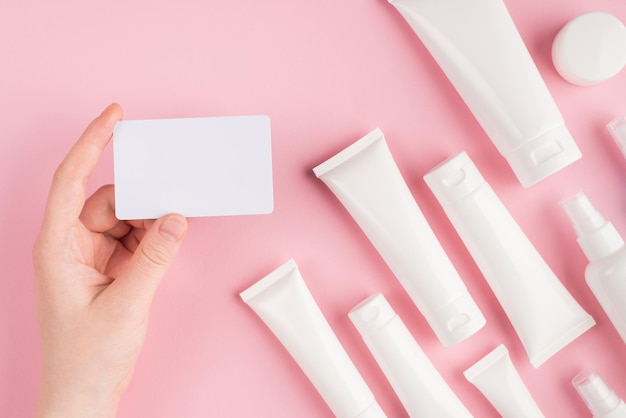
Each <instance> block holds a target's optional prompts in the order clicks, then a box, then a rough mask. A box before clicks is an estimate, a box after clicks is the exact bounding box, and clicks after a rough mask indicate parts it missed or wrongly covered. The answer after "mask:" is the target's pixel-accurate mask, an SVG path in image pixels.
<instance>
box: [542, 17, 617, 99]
mask: <svg viewBox="0 0 626 418" xmlns="http://www.w3.org/2000/svg"><path fill="white" fill-rule="evenodd" d="M552 60H553V62H554V66H555V68H556V70H557V71H558V72H559V74H561V76H562V77H563V78H564V79H566V80H567V81H569V82H570V83H572V84H576V85H579V86H590V85H593V84H597V83H599V82H601V81H604V80H608V79H609V78H611V77H613V76H614V75H616V74H617V73H619V72H620V70H621V69H622V68H623V67H624V65H625V64H626V27H625V26H624V24H623V23H622V22H621V21H620V20H619V19H618V18H617V17H615V16H613V15H612V14H610V13H606V12H588V13H584V14H581V15H579V16H578V17H575V18H574V19H572V20H571V21H570V22H569V23H567V24H566V25H565V26H564V27H563V29H561V31H560V32H559V33H558V35H557V36H556V38H555V39H554V43H553V44H552Z"/></svg>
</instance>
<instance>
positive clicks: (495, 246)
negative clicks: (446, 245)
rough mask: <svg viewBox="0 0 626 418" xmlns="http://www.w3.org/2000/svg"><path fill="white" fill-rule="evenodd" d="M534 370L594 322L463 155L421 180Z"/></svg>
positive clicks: (452, 159) (471, 163)
mask: <svg viewBox="0 0 626 418" xmlns="http://www.w3.org/2000/svg"><path fill="white" fill-rule="evenodd" d="M424 179H425V180H426V183H427V184H428V186H429V187H430V189H431V190H432V191H433V193H434V194H435V196H436V198H437V200H438V201H439V203H440V204H441V206H442V207H443V209H444V211H445V212H446V215H448V218H449V219H450V221H451V222H452V224H453V225H454V228H455V229H456V231H457V233H458V234H459V236H460V237H461V239H462V240H463V242H464V243H465V246H466V247H467V249H468V251H469V252H470V254H471V255H472V257H473V258H474V261H475V262H476V264H477V265H478V267H479V268H480V270H481V271H482V273H483V275H484V276H485V279H486V280H487V283H488V284H489V287H491V289H492V290H493V292H494V294H495V296H496V298H497V299H498V301H499V302H500V305H502V308H503V309H504V312H505V313H506V314H507V316H508V318H509V320H510V321H511V324H512V325H513V328H514V329H515V331H516V332H517V335H518V336H519V338H520V340H521V341H522V344H523V345H524V348H525V349H526V352H527V353H528V357H529V358H530V362H531V363H532V364H533V366H535V367H538V366H540V365H541V364H542V363H543V362H545V361H546V360H548V359H549V358H550V357H551V356H552V355H554V354H556V353H557V352H558V351H559V350H560V349H561V348H563V347H565V346H566V345H567V344H569V343H570V342H571V341H573V340H574V339H576V338H577V337H578V336H580V335H581V334H582V333H583V332H585V331H586V330H588V329H589V328H590V327H592V326H593V325H594V324H595V322H594V320H593V318H592V317H591V316H590V315H589V314H587V313H586V312H585V311H584V310H583V309H582V308H581V306H580V305H579V304H578V303H577V302H576V301H575V300H574V298H573V297H572V296H571V295H570V294H569V292H568V291H567V289H565V287H564V286H563V284H562V283H561V282H560V281H559V279H558V278H557V277H556V275H555V274H554V272H553V271H552V270H551V269H550V267H549V266H548V265H547V264H546V262H545V261H544V260H543V258H542V257H541V255H540V254H539V253H538V252H537V250H536V249H535V247H534V246H533V245H532V243H531V242H530V241H529V240H528V238H527V237H526V235H525V234H524V232H523V231H522V229H521V228H520V227H519V225H518V224H517V223H516V222H515V220H514V219H513V217H512V216H511V214H510V213H509V212H508V210H507V209H506V207H505V206H504V205H503V204H502V202H501V201H500V199H499V198H498V196H497V195H496V194H495V192H494V191H493V189H492V188H491V186H489V184H487V182H486V181H485V179H484V178H483V177H482V175H481V174H480V172H479V171H478V169H477V168H476V166H475V165H474V163H473V162H472V161H471V160H470V158H469V157H468V156H467V154H466V153H465V152H462V153H460V154H458V155H456V156H455V157H453V158H451V159H449V160H448V161H446V162H444V163H442V164H441V165H440V166H438V167H436V168H435V169H433V170H432V171H431V172H430V173H428V174H426V176H424Z"/></svg>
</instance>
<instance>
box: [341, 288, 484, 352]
mask: <svg viewBox="0 0 626 418" xmlns="http://www.w3.org/2000/svg"><path fill="white" fill-rule="evenodd" d="M349 316H350V319H351V320H352V323H353V324H354V326H355V327H356V328H357V330H358V331H359V333H360V334H362V335H367V334H370V333H372V332H374V331H376V330H377V329H379V328H382V327H384V326H385V325H386V324H387V323H389V321H391V320H392V319H393V318H395V317H396V313H395V311H394V310H393V308H392V307H391V305H389V302H387V299H385V297H384V296H383V295H382V294H381V293H377V294H375V295H373V296H370V297H369V298H367V299H365V300H364V301H363V302H361V303H359V304H358V305H357V306H355V307H354V308H353V309H352V310H351V311H350V313H349ZM424 316H426V319H427V320H428V323H429V324H430V326H431V327H432V329H433V331H434V332H435V334H436V335H437V337H438V338H439V340H440V341H441V343H442V344H443V345H444V346H446V347H448V346H451V345H454V344H457V343H459V342H461V341H463V340H464V339H466V338H468V337H469V336H471V335H473V334H474V333H476V332H477V331H478V330H479V329H481V328H482V327H483V326H485V324H486V322H487V321H486V320H485V317H484V316H483V315H482V313H481V311H480V309H478V306H477V305H476V302H474V299H473V298H472V297H471V296H470V294H469V293H464V294H461V295H460V296H459V297H457V298H456V299H454V300H452V301H451V302H450V303H448V304H447V305H445V306H443V307H442V308H441V309H439V310H437V311H435V312H425V313H424Z"/></svg>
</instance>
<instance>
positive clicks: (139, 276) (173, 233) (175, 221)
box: [113, 215, 187, 304]
mask: <svg viewBox="0 0 626 418" xmlns="http://www.w3.org/2000/svg"><path fill="white" fill-rule="evenodd" d="M186 233H187V219H186V218H185V217H183V216H181V215H166V216H164V217H162V218H160V219H158V220H157V221H155V222H154V223H153V224H152V225H151V226H150V228H149V229H148V230H147V231H146V234H145V235H144V237H143V239H142V240H141V242H140V243H139V246H138V247H137V249H136V250H135V253H134V254H133V257H132V258H131V260H130V262H129V263H128V264H127V266H126V268H125V269H124V271H123V272H122V273H121V274H120V275H119V276H118V278H117V279H116V280H115V282H114V283H113V285H116V286H118V287H119V289H118V291H120V292H121V293H122V294H123V295H124V296H126V297H130V298H131V299H132V300H134V301H135V302H139V300H142V299H143V300H144V301H145V302H146V303H148V304H149V303H150V302H151V301H152V297H153V296H154V293H155V291H156V289H157V287H158V285H159V283H160V281H161V278H162V277H163V276H164V275H165V273H166V271H167V269H168V268H169V266H170V264H171V263H172V261H173V260H174V257H175V256H176V254H177V253H178V250H179V249H180V246H181V244H182V242H183V238H184V236H185V234H186Z"/></svg>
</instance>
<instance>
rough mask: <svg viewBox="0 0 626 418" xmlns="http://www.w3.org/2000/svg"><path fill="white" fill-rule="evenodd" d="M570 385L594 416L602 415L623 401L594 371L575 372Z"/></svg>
mask: <svg viewBox="0 0 626 418" xmlns="http://www.w3.org/2000/svg"><path fill="white" fill-rule="evenodd" d="M572 385H574V387H575V388H576V391H577V392H578V394H579V395H580V397H581V398H582V399H583V401H584V402H585V404H586V405H587V407H588V408H589V410H590V411H591V413H592V414H593V415H594V416H604V415H605V414H608V413H609V412H611V411H613V410H614V409H615V408H617V407H618V406H619V405H620V403H622V402H623V401H622V400H621V399H620V398H619V397H618V396H617V395H616V394H615V392H613V390H612V389H611V388H610V387H608V386H607V384H606V383H605V382H604V380H602V378H601V377H600V375H599V374H598V373H597V372H596V371H590V372H582V373H579V374H577V375H576V377H574V379H572Z"/></svg>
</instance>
